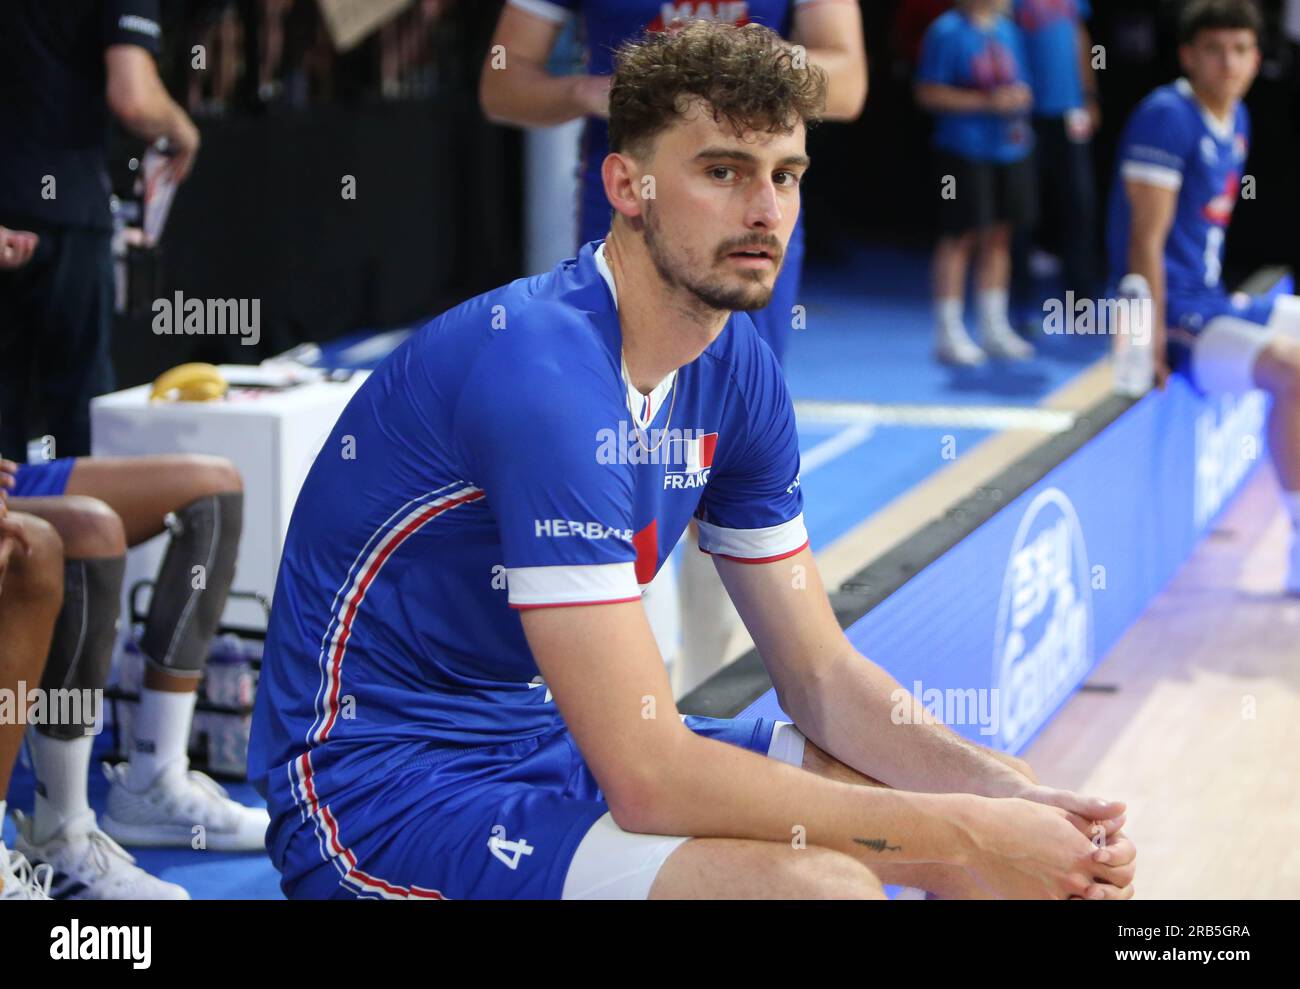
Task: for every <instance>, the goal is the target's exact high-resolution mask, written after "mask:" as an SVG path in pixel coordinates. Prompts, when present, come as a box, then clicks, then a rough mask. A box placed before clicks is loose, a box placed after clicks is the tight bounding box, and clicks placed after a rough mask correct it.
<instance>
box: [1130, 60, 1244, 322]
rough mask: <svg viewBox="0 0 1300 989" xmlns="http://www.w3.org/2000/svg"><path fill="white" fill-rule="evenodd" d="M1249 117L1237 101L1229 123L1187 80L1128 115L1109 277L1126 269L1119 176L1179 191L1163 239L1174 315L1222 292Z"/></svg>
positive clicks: (1167, 286)
mask: <svg viewBox="0 0 1300 989" xmlns="http://www.w3.org/2000/svg"><path fill="white" fill-rule="evenodd" d="M1249 144H1250V118H1249V114H1248V112H1247V110H1246V107H1245V106H1244V105H1242V104H1238V106H1237V108H1236V110H1235V111H1234V113H1233V117H1232V119H1231V120H1229V121H1220V120H1217V119H1215V118H1214V117H1213V116H1211V115H1210V113H1209V112H1208V111H1207V110H1205V109H1204V108H1203V107H1202V106H1201V105H1200V103H1198V102H1197V100H1196V96H1195V94H1194V93H1193V92H1192V87H1191V84H1190V83H1189V82H1188V81H1187V80H1186V79H1179V80H1178V81H1177V82H1174V83H1171V84H1169V85H1166V86H1161V87H1160V88H1159V89H1157V90H1155V91H1154V92H1153V93H1152V94H1151V95H1150V96H1148V97H1147V98H1146V99H1145V100H1143V101H1142V103H1141V104H1140V105H1139V106H1138V108H1137V109H1136V110H1135V111H1134V112H1133V116H1132V117H1131V118H1129V122H1128V124H1127V125H1126V126H1125V128H1124V133H1123V135H1122V136H1121V138H1120V146H1119V154H1118V164H1117V167H1116V180H1115V182H1114V185H1113V187H1112V189H1111V194H1110V204H1109V215H1108V223H1107V243H1106V248H1107V253H1108V255H1109V262H1110V275H1111V279H1112V281H1113V282H1114V283H1118V281H1119V280H1120V279H1121V278H1122V277H1123V276H1124V275H1125V274H1126V273H1127V271H1128V256H1129V225H1130V210H1129V203H1128V196H1127V195H1126V194H1125V190H1124V180H1126V179H1134V180H1137V181H1141V182H1145V183H1148V184H1150V185H1156V186H1161V187H1163V188H1166V189H1174V190H1177V191H1178V205H1177V210H1176V212H1175V214H1174V221H1173V225H1172V226H1171V228H1170V230H1169V236H1168V239H1167V240H1166V242H1165V289H1166V294H1167V296H1168V299H1169V309H1170V314H1171V321H1172V320H1173V314H1174V313H1176V312H1180V311H1183V310H1188V309H1195V308H1197V307H1198V306H1199V305H1201V303H1202V300H1206V304H1208V300H1218V299H1219V298H1220V297H1221V296H1222V294H1223V288H1222V284H1221V275H1222V271H1223V242H1224V235H1225V234H1226V232H1227V228H1228V224H1229V223H1230V222H1231V220H1232V211H1233V208H1234V207H1235V206H1236V204H1237V199H1238V197H1239V195H1240V188H1241V177H1242V174H1243V171H1244V168H1245V162H1246V156H1247V153H1248V151H1249Z"/></svg>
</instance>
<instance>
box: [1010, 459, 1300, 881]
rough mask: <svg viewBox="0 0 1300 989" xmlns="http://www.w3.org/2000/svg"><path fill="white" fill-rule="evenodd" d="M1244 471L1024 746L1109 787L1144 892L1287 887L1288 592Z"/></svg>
mask: <svg viewBox="0 0 1300 989" xmlns="http://www.w3.org/2000/svg"><path fill="white" fill-rule="evenodd" d="M1287 529H1288V523H1287V520H1286V518H1285V516H1284V514H1283V511H1282V509H1281V507H1280V502H1279V500H1278V495H1277V485H1276V482H1275V481H1274V479H1273V474H1272V471H1271V470H1270V469H1269V468H1268V467H1267V466H1264V467H1262V468H1261V469H1259V470H1257V471H1256V472H1255V474H1254V476H1253V478H1252V479H1251V480H1250V482H1249V483H1248V486H1247V487H1246V488H1245V489H1244V490H1243V492H1242V493H1241V494H1240V496H1239V497H1238V498H1237V500H1236V501H1235V502H1234V504H1233V505H1232V507H1231V508H1230V509H1229V510H1228V512H1227V514H1226V515H1225V516H1224V518H1223V520H1222V521H1221V523H1220V525H1219V526H1218V527H1217V529H1216V531H1215V532H1214V533H1213V534H1212V535H1211V536H1210V537H1209V538H1207V539H1206V540H1205V541H1204V542H1203V543H1202V544H1201V545H1200V547H1199V548H1198V549H1197V551H1196V553H1195V555H1194V556H1193V557H1192V558H1191V559H1190V560H1189V561H1188V563H1187V564H1186V565H1184V567H1183V568H1182V570H1180V571H1179V573H1178V574H1177V575H1176V576H1175V578H1174V580H1173V581H1172V582H1171V583H1170V585H1169V586H1168V587H1167V588H1166V589H1165V590H1164V592H1163V593H1162V594H1161V595H1160V596H1159V597H1157V598H1156V599H1155V600H1154V601H1153V602H1152V604H1151V606H1150V607H1149V608H1148V610H1147V611H1146V613H1145V614H1144V615H1143V617H1142V618H1141V619H1140V620H1139V621H1138V622H1137V624H1135V625H1134V627H1133V628H1131V629H1130V630H1129V632H1128V633H1127V634H1126V635H1125V637H1124V638H1123V639H1122V640H1121V641H1120V643H1119V644H1118V645H1117V646H1116V647H1115V649H1114V650H1112V652H1111V654H1110V655H1109V656H1108V657H1106V659H1105V660H1104V661H1103V662H1102V663H1101V664H1100V665H1099V666H1098V667H1097V669H1096V670H1095V671H1094V672H1093V675H1092V676H1091V677H1090V679H1089V681H1088V682H1089V684H1093V685H1098V686H1113V687H1115V688H1117V690H1115V691H1114V692H1105V691H1086V690H1085V691H1083V692H1080V693H1078V694H1076V695H1075V696H1074V697H1073V698H1072V699H1071V700H1070V701H1069V702H1068V703H1067V705H1066V706H1065V708H1064V709H1062V711H1061V712H1060V713H1059V714H1058V715H1057V716H1056V718H1055V719H1054V720H1053V721H1052V723H1051V724H1050V725H1049V726H1048V727H1047V729H1045V731H1044V732H1043V734H1042V735H1041V736H1040V737H1039V738H1037V739H1036V740H1035V741H1034V743H1033V745H1032V746H1031V747H1030V748H1029V749H1028V750H1027V752H1025V753H1024V755H1025V756H1026V757H1027V758H1028V759H1029V761H1030V763H1031V764H1032V765H1033V767H1034V769H1035V771H1036V772H1037V773H1038V775H1039V778H1040V779H1042V780H1043V781H1044V782H1047V783H1050V784H1051V785H1053V786H1061V787H1066V788H1069V789H1073V790H1076V791H1078V792H1081V793H1086V794H1090V795H1095V796H1100V797H1105V798H1107V799H1116V800H1124V801H1126V802H1127V803H1128V806H1129V822H1130V823H1129V825H1128V826H1127V827H1126V829H1125V830H1126V831H1127V832H1128V833H1129V834H1130V835H1131V836H1132V837H1133V840H1134V842H1135V843H1136V845H1137V848H1138V873H1137V879H1136V882H1135V884H1134V885H1135V888H1136V892H1137V895H1138V897H1140V898H1143V899H1148V898H1151V899H1158V898H1172V899H1218V898H1232V899H1237V898H1242V899H1257V898H1288V899H1289V898H1300V599H1294V598H1290V599H1289V598H1284V597H1282V596H1280V593H1279V588H1280V587H1281V584H1282V579H1283V574H1284V570H1285V563H1286V553H1287V546H1288V538H1289V533H1288V531H1287Z"/></svg>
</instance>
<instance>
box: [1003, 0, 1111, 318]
mask: <svg viewBox="0 0 1300 989" xmlns="http://www.w3.org/2000/svg"><path fill="white" fill-rule="evenodd" d="M1013 13H1014V16H1015V21H1016V26H1017V27H1019V28H1020V31H1021V35H1022V37H1023V39H1024V47H1025V55H1026V57H1027V59H1028V70H1029V85H1030V87H1031V88H1032V89H1033V92H1034V115H1033V121H1034V139H1035V140H1034V153H1035V155H1036V160H1037V164H1038V175H1039V180H1038V182H1039V185H1038V192H1039V217H1040V219H1041V223H1040V226H1039V231H1038V232H1039V237H1038V240H1039V241H1040V244H1041V246H1043V247H1045V248H1046V249H1048V250H1050V251H1052V252H1053V253H1057V254H1059V255H1060V258H1061V262H1062V269H1063V274H1064V277H1065V285H1064V288H1065V290H1066V291H1073V292H1074V293H1075V295H1077V296H1081V297H1085V298H1091V297H1092V296H1093V295H1094V294H1095V292H1096V289H1097V285H1096V264H1095V259H1096V251H1097V243H1096V239H1097V227H1096V221H1095V220H1094V214H1095V213H1096V211H1097V193H1096V182H1095V181H1094V178H1093V172H1092V136H1093V135H1094V134H1095V133H1097V130H1098V128H1100V126H1101V107H1100V104H1099V103H1098V101H1097V79H1096V75H1095V73H1094V72H1093V68H1092V38H1091V36H1090V35H1089V33H1088V26H1087V24H1086V23H1085V21H1086V20H1087V19H1088V18H1089V17H1091V16H1092V7H1091V4H1090V3H1089V2H1088V0H1015V2H1014V7H1013Z"/></svg>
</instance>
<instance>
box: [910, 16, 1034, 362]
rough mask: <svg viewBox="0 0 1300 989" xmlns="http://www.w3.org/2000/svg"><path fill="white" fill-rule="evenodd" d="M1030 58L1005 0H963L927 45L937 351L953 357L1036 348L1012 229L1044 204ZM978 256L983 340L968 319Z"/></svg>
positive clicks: (1022, 354)
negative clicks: (1021, 320)
mask: <svg viewBox="0 0 1300 989" xmlns="http://www.w3.org/2000/svg"><path fill="white" fill-rule="evenodd" d="M1026 61H1027V60H1026V57H1025V53H1024V48H1023V46H1022V43H1021V38H1020V33H1019V31H1018V30H1017V29H1016V26H1015V25H1014V24H1012V23H1011V21H1010V20H1008V19H1007V18H1006V17H1004V16H1003V15H1002V13H1001V3H1000V0H960V2H959V3H957V5H956V7H955V8H954V9H953V10H950V11H948V13H946V14H944V15H943V16H942V17H940V18H939V19H938V20H936V21H935V22H934V23H933V24H931V25H930V28H929V30H927V31H926V33H925V39H924V41H923V42H922V45H921V62H920V65H919V66H918V68H917V75H916V99H917V103H918V104H919V105H920V106H921V108H922V109H923V110H928V111H930V112H931V113H933V114H934V116H935V125H934V138H933V143H934V163H935V190H936V192H937V193H938V195H939V240H938V242H937V244H936V245H935V249H934V306H935V320H936V340H935V357H936V358H937V359H938V360H939V361H941V362H943V363H945V364H956V365H976V364H982V363H984V361H985V359H986V358H987V357H999V358H1005V359H1009V360H1025V359H1027V358H1029V357H1031V356H1033V352H1034V351H1033V347H1031V346H1030V345H1029V344H1028V343H1026V342H1025V341H1024V340H1022V339H1021V338H1020V337H1018V336H1017V335H1016V333H1015V331H1014V330H1013V329H1012V327H1011V322H1010V320H1009V319H1008V316H1007V312H1008V303H1009V286H1010V282H1011V237H1012V232H1013V231H1014V230H1015V229H1016V228H1020V227H1026V226H1029V225H1031V224H1032V222H1033V215H1034V204H1035V194H1034V161H1033V148H1034V137H1033V129H1032V127H1031V126H1030V124H1029V112H1030V108H1031V106H1032V104H1033V95H1032V93H1031V91H1030V89H1029V86H1028V85H1027V82H1026V79H1027V76H1026V69H1025V66H1026ZM972 256H973V257H974V259H975V289H976V300H977V307H978V316H979V327H980V337H981V344H982V347H981V344H977V343H976V342H975V341H974V340H972V339H971V337H970V335H969V334H968V333H967V332H966V326H965V323H964V322H963V319H962V309H963V302H964V299H965V296H966V269H967V267H968V266H969V264H970V261H971V258H972Z"/></svg>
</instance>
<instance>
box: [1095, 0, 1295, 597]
mask: <svg viewBox="0 0 1300 989" xmlns="http://www.w3.org/2000/svg"><path fill="white" fill-rule="evenodd" d="M1259 27H1260V16H1259V12H1258V10H1257V9H1256V8H1255V6H1254V4H1253V3H1251V2H1250V0H1194V2H1193V3H1190V4H1189V5H1188V6H1187V7H1186V9H1185V10H1184V11H1183V16H1182V19H1181V22H1180V25H1179V40H1180V46H1179V57H1180V60H1181V62H1182V67H1183V71H1184V72H1185V73H1186V76H1185V77H1184V78H1181V79H1179V80H1178V81H1177V82H1174V83H1171V84H1169V85H1165V86H1161V87H1160V88H1159V89H1156V90H1155V91H1154V92H1152V93H1151V95H1149V96H1148V97H1147V98H1146V99H1145V100H1143V101H1142V103H1141V104H1140V105H1139V106H1138V108H1137V110H1135V111H1134V113H1133V116H1132V117H1131V118H1130V119H1129V121H1128V124H1127V126H1126V127H1125V128H1124V133H1123V135H1122V137H1121V139H1120V146H1119V152H1118V163H1117V167H1116V175H1115V181H1114V183H1113V185H1112V192H1111V197H1110V212H1109V217H1108V227H1107V251H1108V254H1109V263H1110V277H1111V281H1112V283H1113V284H1117V283H1118V281H1119V279H1120V278H1122V277H1123V276H1124V275H1125V274H1126V273H1128V272H1137V273H1139V274H1141V275H1143V276H1144V277H1145V278H1146V280H1147V281H1148V282H1149V283H1150V285H1151V291H1152V296H1153V301H1154V314H1153V315H1154V321H1155V324H1154V334H1153V346H1154V347H1155V353H1156V360H1157V380H1158V381H1160V382H1161V383H1162V384H1163V382H1164V379H1165V378H1166V377H1167V376H1168V374H1169V372H1170V370H1171V369H1172V370H1175V371H1179V372H1181V373H1183V374H1185V375H1187V376H1188V377H1189V378H1190V379H1191V380H1192V381H1193V382H1194V383H1195V384H1196V385H1197V387H1199V388H1200V389H1201V390H1202V391H1203V392H1205V393H1207V394H1211V395H1232V394H1241V393H1244V392H1247V391H1250V390H1251V389H1254V388H1261V389H1264V390H1265V391H1267V392H1269V393H1270V394H1271V395H1272V397H1273V402H1272V408H1271V411H1270V413H1269V422H1268V441H1269V443H1268V445H1269V450H1270V453H1271V455H1272V458H1273V463H1274V466H1275V467H1276V469H1277V474H1278V479H1279V481H1280V482H1281V486H1282V492H1283V495H1282V496H1283V499H1284V500H1285V502H1286V506H1287V509H1288V511H1289V513H1290V516H1291V520H1292V522H1293V525H1294V527H1295V528H1296V530H1297V532H1300V298H1298V297H1296V296H1290V295H1283V296H1278V297H1272V298H1268V297H1259V298H1252V297H1250V296H1247V295H1242V294H1229V293H1228V291H1227V290H1226V289H1225V288H1224V286H1223V281H1222V274H1221V272H1222V266H1223V246H1224V237H1225V235H1226V233H1227V230H1228V225H1229V223H1230V222H1231V219H1232V212H1233V208H1234V207H1235V206H1236V203H1237V197H1238V196H1239V195H1241V190H1242V180H1243V178H1244V177H1245V166H1246V157H1247V152H1248V150H1249V146H1250V118H1249V115H1248V113H1247V111H1246V107H1245V106H1244V105H1243V104H1242V102H1241V100H1242V98H1243V97H1244V96H1245V94H1246V92H1247V90H1249V89H1250V86H1251V83H1252V82H1253V81H1254V78H1255V74H1256V72H1257V71H1258V68H1259V47H1258V36H1259ZM1286 587H1287V590H1288V591H1290V592H1291V593H1293V594H1300V537H1297V538H1295V539H1294V541H1293V543H1292V548H1291V557H1290V566H1289V572H1288V576H1287V582H1286Z"/></svg>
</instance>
